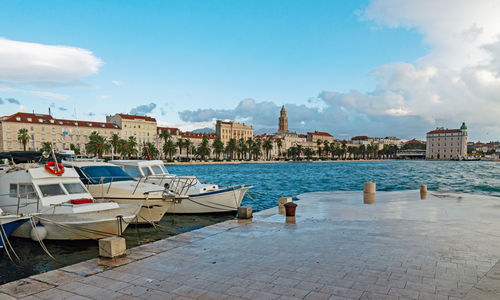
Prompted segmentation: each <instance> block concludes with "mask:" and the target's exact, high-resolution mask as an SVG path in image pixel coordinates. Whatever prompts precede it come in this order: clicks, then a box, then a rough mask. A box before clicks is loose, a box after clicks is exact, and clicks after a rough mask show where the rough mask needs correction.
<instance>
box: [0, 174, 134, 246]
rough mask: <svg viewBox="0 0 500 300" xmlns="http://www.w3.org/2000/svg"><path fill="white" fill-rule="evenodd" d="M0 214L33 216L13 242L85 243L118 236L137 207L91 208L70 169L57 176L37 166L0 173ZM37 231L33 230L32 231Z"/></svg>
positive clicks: (107, 205)
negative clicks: (85, 241)
mask: <svg viewBox="0 0 500 300" xmlns="http://www.w3.org/2000/svg"><path fill="white" fill-rule="evenodd" d="M0 208H1V209H2V210H3V211H4V212H8V213H12V214H16V215H18V214H25V215H32V218H33V220H34V222H33V223H32V222H26V223H24V224H23V225H21V226H20V227H19V228H18V229H16V230H15V231H14V232H13V234H12V235H13V236H16V237H23V238H32V239H34V240H43V239H48V240H84V239H99V238H103V237H108V236H112V235H120V234H121V233H122V232H123V231H124V230H125V229H126V228H127V226H128V224H130V222H132V221H133V220H134V219H135V218H136V217H137V213H138V212H139V209H140V205H121V204H120V205H119V204H117V203H113V202H110V203H96V202H95V201H94V199H93V198H92V196H91V195H90V194H89V192H88V191H87V189H86V188H85V186H83V184H82V182H81V181H80V177H79V176H78V174H77V173H76V172H75V170H72V169H66V170H64V172H63V173H62V174H60V175H55V174H53V173H51V172H49V171H48V170H47V169H46V168H44V167H41V166H39V165H36V164H22V165H17V166H16V167H13V168H10V169H8V170H3V171H0ZM33 225H36V226H33Z"/></svg>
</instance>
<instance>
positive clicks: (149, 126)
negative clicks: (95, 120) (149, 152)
mask: <svg viewBox="0 0 500 300" xmlns="http://www.w3.org/2000/svg"><path fill="white" fill-rule="evenodd" d="M106 122H108V123H114V124H116V125H118V126H119V127H120V128H121V129H122V130H121V133H120V137H121V138H122V139H128V138H129V137H130V136H133V137H135V138H136V139H137V143H138V144H139V145H142V144H143V143H147V142H152V143H153V142H155V141H156V130H157V129H156V127H157V124H156V119H155V118H152V117H148V116H137V115H128V114H115V115H113V116H106Z"/></svg>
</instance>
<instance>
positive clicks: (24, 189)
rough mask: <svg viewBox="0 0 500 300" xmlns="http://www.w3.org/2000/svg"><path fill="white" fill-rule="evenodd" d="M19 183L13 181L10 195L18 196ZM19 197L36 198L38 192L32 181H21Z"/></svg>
mask: <svg viewBox="0 0 500 300" xmlns="http://www.w3.org/2000/svg"><path fill="white" fill-rule="evenodd" d="M17 188H18V185H17V183H11V184H10V186H9V195H10V197H14V198H17ZM19 197H21V198H22V199H36V198H37V196H36V192H35V190H34V189H33V185H31V183H20V184H19Z"/></svg>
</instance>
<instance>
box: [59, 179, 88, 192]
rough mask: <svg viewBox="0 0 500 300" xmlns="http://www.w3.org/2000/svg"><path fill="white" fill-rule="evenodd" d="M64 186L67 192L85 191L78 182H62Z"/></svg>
mask: <svg viewBox="0 0 500 300" xmlns="http://www.w3.org/2000/svg"><path fill="white" fill-rule="evenodd" d="M63 185H64V188H65V189H66V191H68V194H85V193H87V191H86V190H85V188H84V187H83V185H82V184H81V183H80V182H71V183H64V184H63Z"/></svg>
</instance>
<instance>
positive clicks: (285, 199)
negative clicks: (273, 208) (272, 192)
mask: <svg viewBox="0 0 500 300" xmlns="http://www.w3.org/2000/svg"><path fill="white" fill-rule="evenodd" d="M288 202H292V197H279V198H278V208H283V207H285V204H286V203H288Z"/></svg>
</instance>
